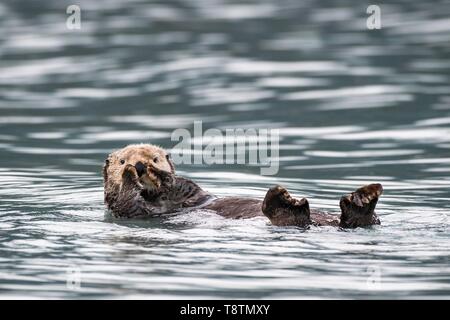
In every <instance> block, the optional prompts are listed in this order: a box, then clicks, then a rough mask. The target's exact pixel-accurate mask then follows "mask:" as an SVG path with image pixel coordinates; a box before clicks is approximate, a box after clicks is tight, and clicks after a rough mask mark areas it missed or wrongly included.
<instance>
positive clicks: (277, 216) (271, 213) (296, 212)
mask: <svg viewBox="0 0 450 320" xmlns="http://www.w3.org/2000/svg"><path fill="white" fill-rule="evenodd" d="M262 211H263V213H264V215H265V216H266V217H267V218H269V220H270V221H271V222H272V224H273V225H276V226H299V227H306V226H308V225H309V224H311V218H310V210H309V203H308V200H306V199H305V198H303V199H301V200H299V199H295V198H293V197H291V195H290V194H289V192H288V191H287V190H286V189H285V188H283V187H281V186H275V187H272V188H270V189H269V191H267V194H266V197H265V198H264V201H263V204H262Z"/></svg>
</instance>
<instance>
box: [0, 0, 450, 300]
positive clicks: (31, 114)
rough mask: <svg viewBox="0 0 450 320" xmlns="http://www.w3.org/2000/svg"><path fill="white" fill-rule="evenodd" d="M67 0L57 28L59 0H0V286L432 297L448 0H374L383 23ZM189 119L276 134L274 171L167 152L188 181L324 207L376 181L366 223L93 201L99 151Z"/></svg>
mask: <svg viewBox="0 0 450 320" xmlns="http://www.w3.org/2000/svg"><path fill="white" fill-rule="evenodd" d="M77 3H78V4H79V5H80V7H81V9H82V29H81V30H74V31H69V30H67V29H66V26H65V19H66V15H65V10H66V7H67V5H69V4H72V3H69V2H68V1H46V2H45V3H39V4H38V3H34V2H30V1H21V0H19V1H12V0H7V1H3V2H2V3H1V4H0V30H1V32H0V44H1V45H0V115H1V116H0V150H1V154H2V157H1V158H0V184H1V188H0V199H1V200H0V208H1V210H0V260H1V264H0V297H38V298H43V297H73V298H75V297H125V298H133V297H148V298H167V297H171V298H179V297H195V298H211V297H224V298H261V297H263V298H285V297H294V298H300V297H310V298H331V297H332V298H336V297H347V298H399V297H408V298H423V297H449V295H450V294H449V293H450V285H449V279H450V269H449V260H450V259H449V258H450V257H449V253H448V252H449V232H448V225H449V222H448V216H449V213H448V212H449V209H450V205H449V203H450V202H449V200H450V178H449V172H450V153H449V149H450V126H449V125H450V94H449V93H450V85H449V77H450V72H449V71H450V54H449V51H450V45H449V44H450V20H449V19H448V16H449V13H450V5H449V3H448V2H446V1H435V2H433V3H427V2H423V1H408V2H398V3H391V4H389V5H387V4H386V5H382V29H381V30H367V29H366V27H365V25H366V17H367V15H366V14H365V10H366V8H367V6H368V5H369V3H367V4H365V3H361V4H358V5H355V4H354V2H351V1H343V2H341V3H340V5H339V7H337V6H336V4H334V3H332V2H329V1H321V2H320V4H319V3H318V2H317V1H302V2H299V1H290V0H283V1H269V0H265V1H245V2H244V3H243V2H242V1H220V0H214V1H210V0H208V1H206V0H202V1H177V2H175V1H173V2H172V1H154V2H152V1H144V0H135V1H127V2H126V4H125V3H124V2H121V1H95V2H94V1H85V0H82V1H77ZM195 120H202V121H203V126H204V129H207V128H211V127H215V128H228V127H230V128H231V127H232V128H236V127H238V128H239V127H240V128H249V127H253V128H279V129H280V135H281V141H280V166H281V168H280V172H279V173H278V175H277V176H276V177H265V176H260V175H259V168H257V167H249V166H239V165H232V166H219V165H215V166H188V165H182V166H180V168H179V173H180V174H182V175H186V176H188V177H190V178H193V179H195V180H196V181H198V182H199V183H200V184H201V185H202V186H204V187H205V188H206V189H208V190H210V191H212V192H214V193H217V194H219V195H236V194H242V195H246V196H253V197H259V198H261V197H262V196H263V195H264V191H265V190H266V189H267V188H268V187H269V186H270V185H272V184H275V183H281V184H283V185H285V186H287V187H288V188H289V189H290V190H292V191H293V193H294V194H296V195H302V196H307V197H308V198H310V202H311V206H313V207H322V208H327V209H329V210H331V211H334V212H337V211H338V206H337V199H339V197H340V195H341V194H343V193H346V192H348V191H350V190H352V189H354V188H356V187H357V186H359V185H361V184H364V183H367V182H373V181H379V182H381V183H383V185H384V186H385V190H386V191H385V196H384V197H383V199H382V201H381V202H380V204H379V215H380V216H381V219H382V223H383V224H382V225H381V226H377V227H374V228H372V229H358V230H351V231H346V232H342V231H338V230H336V229H333V228H312V229H310V230H308V231H304V232H302V231H301V230H298V229H296V228H277V227H273V226H271V225H269V224H267V222H266V220H264V219H262V218H255V219H252V220H249V221H248V220H247V221H233V220H231V221H230V220H224V219H222V218H220V217H217V216H214V215H210V214H208V213H206V212H193V213H189V214H187V215H182V216H171V217H166V218H163V219H153V220H149V221H111V219H110V218H109V217H108V216H105V214H104V210H103V203H102V196H103V195H102V186H101V184H102V181H101V176H100V168H101V165H102V162H103V160H104V158H105V156H106V154H108V153H109V152H110V151H111V150H112V149H114V148H118V147H121V146H123V145H125V144H127V143H132V142H141V141H143V142H149V141H150V142H152V143H156V144H160V145H162V146H164V147H166V148H170V147H172V146H173V145H174V143H173V142H171V141H170V134H171V132H172V131H173V130H174V129H176V128H188V129H190V128H192V125H193V122H194V121H195ZM68 268H69V269H68ZM70 268H75V269H76V270H78V271H79V274H80V276H81V279H79V280H80V288H79V289H76V288H75V289H76V290H72V289H73V287H71V286H68V285H67V283H68V272H67V270H71V269H70ZM374 271H375V273H374ZM373 274H376V275H377V277H378V278H376V279H375V280H376V281H375V283H374V282H373V279H374V278H373Z"/></svg>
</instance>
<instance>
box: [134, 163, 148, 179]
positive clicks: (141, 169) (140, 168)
mask: <svg viewBox="0 0 450 320" xmlns="http://www.w3.org/2000/svg"><path fill="white" fill-rule="evenodd" d="M134 167H135V168H136V171H137V174H138V176H139V177H140V176H142V175H143V174H144V173H145V171H146V170H147V167H146V166H145V165H144V164H143V163H142V162H140V161H139V162H138V163H136V165H135V166H134Z"/></svg>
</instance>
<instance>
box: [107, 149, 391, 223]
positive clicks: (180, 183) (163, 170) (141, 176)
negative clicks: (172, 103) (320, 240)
mask: <svg viewBox="0 0 450 320" xmlns="http://www.w3.org/2000/svg"><path fill="white" fill-rule="evenodd" d="M103 179H104V196H105V204H106V206H107V208H108V209H109V210H110V211H111V212H112V215H113V216H114V217H124V218H133V217H152V216H159V215H163V214H167V213H173V212H178V211H182V210H186V208H202V209H206V210H212V211H214V212H216V213H217V214H219V215H221V216H223V217H226V218H234V219H244V218H252V217H256V216H263V215H264V216H266V217H267V218H269V220H270V221H271V223H272V224H273V225H276V226H298V227H307V226H309V225H315V226H337V227H341V228H356V227H366V226H370V225H375V224H380V220H379V219H378V217H377V215H376V214H375V211H374V210H375V206H376V204H377V202H378V198H379V197H380V195H381V194H382V192H383V188H382V186H381V184H370V185H367V186H364V187H361V188H359V189H357V190H356V191H354V192H352V193H350V194H347V195H344V196H343V197H342V198H341V200H340V208H341V215H340V216H337V215H333V214H329V213H326V212H322V211H318V210H313V209H310V208H309V203H308V200H307V199H305V198H303V199H296V198H293V197H291V196H290V194H289V192H288V191H287V190H286V189H285V188H283V187H281V186H274V187H272V188H270V189H269V190H268V191H267V193H266V196H265V198H264V200H263V201H261V200H258V199H251V198H245V197H224V198H219V197H216V196H214V195H212V194H210V193H209V192H207V191H205V190H203V189H202V188H200V186H198V185H197V184H196V183H195V182H193V181H191V180H189V179H186V178H183V177H180V176H177V175H176V174H175V167H174V165H173V162H172V160H171V159H170V156H169V154H168V153H167V152H166V151H165V150H164V149H162V148H160V147H157V146H154V145H150V144H135V145H129V146H126V147H125V148H123V149H120V150H117V151H115V152H113V153H111V154H110V155H109V156H108V158H107V159H106V161H105V165H104V166H103Z"/></svg>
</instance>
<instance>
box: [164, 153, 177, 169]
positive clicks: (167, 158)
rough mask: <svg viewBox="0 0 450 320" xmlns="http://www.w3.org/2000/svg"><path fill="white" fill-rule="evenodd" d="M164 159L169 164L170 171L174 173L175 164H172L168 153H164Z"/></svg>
mask: <svg viewBox="0 0 450 320" xmlns="http://www.w3.org/2000/svg"><path fill="white" fill-rule="evenodd" d="M166 160H167V162H168V163H169V165H170V170H171V171H172V173H175V166H174V164H173V161H172V158H171V157H170V154H166Z"/></svg>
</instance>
